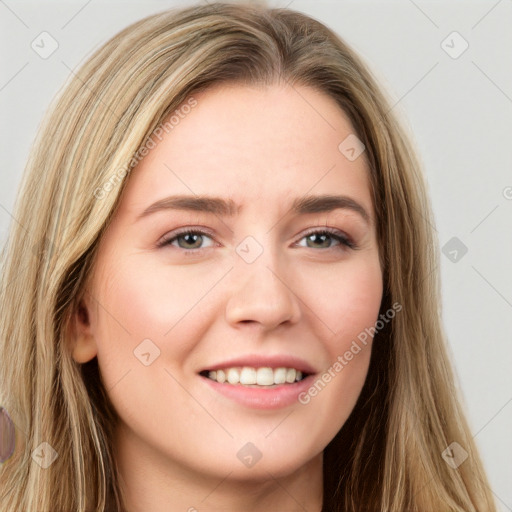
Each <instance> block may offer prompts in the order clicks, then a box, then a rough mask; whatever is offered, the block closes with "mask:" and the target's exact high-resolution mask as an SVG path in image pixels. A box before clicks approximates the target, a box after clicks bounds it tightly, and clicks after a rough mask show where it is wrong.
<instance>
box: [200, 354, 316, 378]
mask: <svg viewBox="0 0 512 512" xmlns="http://www.w3.org/2000/svg"><path fill="white" fill-rule="evenodd" d="M237 366H242V367H243V366H249V367H252V368H263V367H266V368H295V369H296V370H300V371H301V372H302V373H307V374H312V373H317V371H316V370H315V369H314V368H313V366H311V365H310V364H309V363H308V362H307V361H305V360H304V359H301V358H299V357H296V356H292V355H287V354H282V355H274V356H262V355H247V356H240V357H237V358H234V359H230V360H228V361H222V362H219V363H212V364H211V365H209V366H208V367H207V368H203V369H202V370H201V372H203V371H206V370H223V369H225V368H234V367H237Z"/></svg>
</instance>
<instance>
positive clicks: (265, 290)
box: [226, 256, 301, 331]
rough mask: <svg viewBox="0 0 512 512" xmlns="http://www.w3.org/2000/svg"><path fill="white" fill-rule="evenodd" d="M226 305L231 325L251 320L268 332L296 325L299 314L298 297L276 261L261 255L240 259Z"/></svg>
mask: <svg viewBox="0 0 512 512" xmlns="http://www.w3.org/2000/svg"><path fill="white" fill-rule="evenodd" d="M238 265H239V268H237V269H236V271H235V272H233V275H232V276H231V279H232V280H233V285H232V287H231V289H230V292H231V293H230V296H229V299H228V301H227V304H226V320H227V322H228V323H230V324H231V325H233V326H237V325H240V324H242V323H244V324H246V323H253V324H255V325H259V326H260V327H261V328H262V329H264V330H266V331H269V330H272V329H275V328H276V327H278V326H280V325H281V324H290V325H291V324H295V323H297V322H298V321H299V319H300V317H301V308H300V299H299V298H298V296H297V295H296V293H295V291H294V290H293V288H292V287H291V285H290V282H289V279H287V278H286V276H285V275H284V274H283V273H281V272H279V271H276V270H277V266H276V264H275V261H274V262H273V263H271V260H270V258H264V257H263V256H261V257H260V258H259V259H258V260H257V261H256V262H253V263H252V264H247V263H245V262H244V261H241V260H239V261H238V262H237V264H236V265H235V266H238Z"/></svg>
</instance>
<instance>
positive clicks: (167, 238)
mask: <svg viewBox="0 0 512 512" xmlns="http://www.w3.org/2000/svg"><path fill="white" fill-rule="evenodd" d="M187 233H194V234H198V235H203V236H207V237H209V238H211V239H212V240H213V241H214V242H215V237H214V235H213V232H212V231H211V230H209V229H207V228H203V227H194V226H185V227H183V228H178V229H175V230H174V231H171V232H169V233H166V234H165V235H163V236H162V237H161V238H160V239H159V240H158V242H157V243H156V246H157V247H165V246H166V245H171V241H173V240H174V239H176V238H178V237H179V236H180V235H185V234H187ZM201 249H207V247H201V248H200V249H189V251H199V250H201ZM182 250H186V249H182Z"/></svg>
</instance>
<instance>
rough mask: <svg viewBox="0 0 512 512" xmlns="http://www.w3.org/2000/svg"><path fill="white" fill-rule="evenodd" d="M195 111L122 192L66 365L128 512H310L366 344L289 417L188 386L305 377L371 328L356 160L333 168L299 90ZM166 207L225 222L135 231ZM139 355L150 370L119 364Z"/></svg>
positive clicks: (368, 244) (367, 227)
mask: <svg viewBox="0 0 512 512" xmlns="http://www.w3.org/2000/svg"><path fill="white" fill-rule="evenodd" d="M299 93H300V94H299ZM194 97H195V98H196V99H197V102H198V103H197V106H196V107H195V108H194V109H192V111H191V112H190V113H189V114H188V115H187V116H186V117H185V118H184V119H182V120H180V123H179V125H177V126H175V127H174V129H173V130H172V131H170V132H169V133H168V134H167V135H165V137H164V139H163V140H162V141H161V142H159V143H158V145H157V146H156V147H155V148H154V149H152V150H151V151H150V152H149V154H148V155H147V156H146V157H145V158H144V159H143V160H142V161H141V162H140V164H139V165H138V166H137V168H135V169H134V170H133V171H132V173H131V175H130V176H129V182H128V184H127V187H126V189H125V190H124V192H123V196H122V198H121V203H120V208H119V210H118V211H117V212H116V215H115V216H114V218H113V221H112V223H111V225H110V227H109V229H108V230H107V232H106V233H105V234H104V236H103V238H102V240H101V243H100V248H99V253H98V259H97V261H96V265H95V267H94V269H93V273H92V275H91V276H90V277H91V278H90V282H89V285H88V288H87V293H86V295H85V299H84V301H83V308H84V310H83V314H81V315H77V320H76V324H77V329H78V333H79V334H78V336H77V338H76V343H75V345H74V348H73V357H74V358H75V360H76V361H78V362H80V363H83V362H86V361H89V360H90V359H92V358H93V357H97V358H98V363H99V366H100V371H101V373H102V377H103V380H104V382H105V387H106V389H107V390H108V394H109V396H110V399H111V401H112V403H113V405H114V407H115V409H116V411H117V412H118V414H119V416H120V418H121V424H120V426H119V429H118V432H117V437H116V444H115V448H116V453H117V459H118V463H119V467H120V473H121V477H122V481H123V486H124V489H125V492H126V496H127V507H128V508H127V510H129V512H143V511H144V512H145V511H147V510H151V511H152V512H164V511H165V512H169V511H176V512H177V511H189V512H194V510H197V511H214V510H219V511H220V510H223V511H233V512H235V511H240V510H244V511H247V512H260V511H261V512H263V511H265V512H266V511H268V510H281V511H299V510H300V511H304V510H307V511H309V512H320V510H321V505H322V456H323V450H324V448H325V446H326V445H327V444H328V443H329V441H331V439H332V438H333V437H334V436H335V434H336V433H337V432H338V431H339V429H340V428H341V427H342V425H343V424H344V422H345V421H346V419H347V417H348V416H349V414H350V413H351V411H352V409H353V407H354V405H355V402H356V400H357V398H358V396H359V394H360V391H361V389H362V386H363V383H364V380H365V378H366V374H367V370H368V364H369V358H370V351H371V340H370V342H369V343H368V345H367V346H366V347H364V348H363V350H361V351H360V352H358V353H357V354H356V355H354V356H353V358H351V360H350V361H348V363H347V364H346V365H345V366H343V369H342V371H338V372H336V374H335V376H334V377H333V378H331V379H330V382H329V383H328V384H327V385H326V386H325V387H324V388H323V389H322V390H321V391H319V392H318V393H317V394H315V396H310V397H309V398H310V400H309V401H308V403H306V404H305V403H301V402H300V401H298V400H294V401H293V403H291V404H288V405H286V406H283V407H277V408H254V407H251V406H247V405H243V404H241V403H238V402H237V401H235V400H233V399H231V398H229V397H226V396H225V395H223V394H222V393H219V392H218V391H216V390H215V389H214V387H212V385H211V382H210V381H209V379H208V378H205V377H204V376H201V375H199V372H200V371H202V370H204V369H205V368H207V369H212V368H214V367H215V365H218V364H219V363H221V362H223V361H228V360H230V359H233V358H235V357H246V356H247V357H248V356H254V355H257V356H277V355H278V356H285V357H286V356H288V355H293V356H294V357H297V358H300V360H303V361H306V362H307V363H308V364H309V365H310V366H311V367H312V368H313V369H314V370H315V374H316V375H315V377H320V376H321V375H322V374H324V372H326V371H327V370H328V369H329V368H332V365H333V363H334V362H335V361H336V360H337V358H338V357H339V356H340V355H343V354H344V353H346V351H347V350H349V349H350V347H351V344H352V342H353V340H355V339H356V337H357V336H358V334H359V333H361V332H362V331H363V330H364V329H365V328H367V327H369V326H373V325H374V324H375V321H376V320H377V318H378V314H379V307H380V304H381V299H382V271H381V267H380V262H379V249H378V246H377V239H376V231H375V219H374V209H373V205H372V200H371V194H370V188H369V182H368V169H367V166H366V162H365V160H364V155H363V156H361V157H359V158H357V159H355V160H354V161H350V160H349V159H347V158H346V157H345V156H344V155H343V154H342V153H341V152H340V150H339V149H338V145H339V144H340V142H342V141H343V140H344V139H345V138H346V137H347V136H348V135H350V134H352V133H354V130H353V128H352V126H351V124H350V122H349V121H348V119H347V118H346V116H345V115H344V113H343V111H342V110H341V109H340V108H339V107H338V106H337V105H336V103H335V102H334V101H333V100H332V99H330V98H329V97H328V96H325V95H324V94H322V93H320V92H318V91H315V90H313V89H310V88H307V87H299V86H296V87H295V89H292V88H290V87H289V86H284V85H283V86H281V85H279V86H278V85H276V86H272V87H269V88H265V89H259V88H250V87H247V86H234V85H232V86H226V85H224V86H221V87H215V88H213V89H210V90H207V91H204V92H202V93H200V94H197V95H195V96H194ZM305 100H307V101H305ZM177 195H187V196H192V198H197V196H206V195H207V196H210V197H217V198H222V199H224V200H226V201H228V200H231V201H233V203H234V209H233V212H231V213H232V214H231V215H228V214H224V213H222V212H220V211H217V212H215V213H212V212H207V211H205V210H204V209H203V210H202V211H194V210H190V209H184V208H179V209H175V208H162V209H159V210H155V211H153V212H151V213H147V214H146V215H142V213H143V212H144V211H145V210H146V209H147V208H148V207H149V206H150V205H152V204H153V203H155V202H156V201H159V200H161V199H163V198H166V197H169V196H177ZM305 195H308V196H322V195H340V196H341V195H343V196H347V197H349V198H350V199H352V200H353V201H355V202H357V203H358V204H359V205H360V206H361V207H362V208H363V209H364V211H365V212H366V213H367V215H368V219H367V220H365V219H364V216H363V215H361V213H360V212H358V211H356V210H355V209H354V208H350V207H339V208H334V209H331V210H328V211H317V212H309V213H304V212H302V213H300V212H296V211H294V210H291V206H292V203H293V201H294V200H296V199H297V200H298V199H301V198H303V197H304V196H305ZM141 215H142V216H141ZM182 228H184V229H182ZM178 229H180V231H181V233H180V236H177V234H176V231H177V230H178ZM197 229H200V230H204V231H206V234H201V233H199V234H198V233H196V232H195V231H194V230H197ZM325 229H328V230H330V232H331V234H327V235H322V234H316V235H315V231H316V232H320V233H321V232H322V230H325ZM183 231H186V232H187V233H188V234H187V233H185V234H184V233H183ZM190 232H192V233H190ZM312 232H313V233H312ZM340 234H341V236H342V238H341V239H340V238H337V237H336V236H338V235H340ZM247 237H252V238H250V239H247ZM346 239H348V240H349V241H350V242H352V243H354V244H355V245H356V246H357V248H352V247H349V246H348V245H346V244H345V240H346ZM162 240H164V241H165V240H166V241H167V244H166V245H163V246H158V243H159V242H162ZM340 240H341V241H340ZM241 243H242V245H240V244H241ZM237 248H238V251H237ZM240 248H243V249H244V250H243V251H240ZM260 252H261V254H260ZM249 256H256V258H255V259H254V260H253V261H251V262H248V261H247V260H248V259H251V258H249ZM143 340H151V341H150V342H148V341H146V342H144V343H146V345H143V347H144V351H143V352H144V353H145V354H147V353H149V354H150V356H147V355H146V356H144V357H145V358H146V359H148V358H149V359H151V360H152V362H151V364H149V365H145V364H143V363H142V362H141V360H140V358H138V357H136V356H135V354H134V351H135V352H136V353H137V350H138V349H137V347H139V346H140V344H141V342H143ZM158 350H159V354H158V357H156V358H154V357H155V355H156V354H157V351H158ZM139 352H140V350H139ZM153 358H154V360H153ZM223 385H224V386H228V385H230V384H223ZM247 443H252V445H254V447H256V449H257V452H256V451H253V452H251V453H252V455H256V454H257V453H258V452H259V453H260V454H261V458H260V459H259V460H258V461H257V463H255V464H254V465H252V466H251V467H249V466H248V465H247V464H246V463H245V462H244V461H243V458H242V460H241V457H240V456H237V454H238V455H239V454H240V450H241V449H242V448H243V447H244V446H246V445H247ZM246 449H247V448H246ZM249 449H250V450H253V448H249ZM242 453H245V452H242Z"/></svg>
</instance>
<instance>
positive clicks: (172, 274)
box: [94, 256, 229, 370]
mask: <svg viewBox="0 0 512 512" xmlns="http://www.w3.org/2000/svg"><path fill="white" fill-rule="evenodd" d="M117 261H120V262H121V263H119V264H118V265H116V267H115V268H106V267H105V269H104V272H103V273H100V274H99V275H98V278H97V279H96V281H95V287H94V289H95V290H96V292H95V293H96V296H95V299H96V301H97V304H98V314H97V315H96V322H95V332H94V334H95V336H96V339H97V343H98V356H99V358H100V360H102V361H103V363H104V370H108V368H109V367H110V366H112V365H114V364H117V365H119V364H121V363H120V361H123V362H122V364H123V365H125V364H126V363H127V362H128V363H130V364H132V362H133V360H134V353H133V351H134V350H136V349H137V347H138V346H139V344H141V342H143V340H146V339H150V340H151V341H152V342H153V343H154V344H155V345H156V346H157V347H158V348H159V349H160V350H161V352H162V353H163V352H165V353H166V354H169V360H168V361H166V362H167V363H169V364H174V362H176V363H179V362H180V360H182V359H184V358H185V356H186V355H187V354H188V352H190V351H191V350H192V348H193V346H194V343H195V342H194V340H197V339H199V338H200V336H199V334H200V332H201V329H203V326H204V325H205V323H206V322H205V318H206V316H211V314H212V312H211V311H208V310H207V308H208V294H209V293H210V291H211V290H212V289H213V288H214V286H215V284H216V283H217V282H218V281H219V280H221V279H222V276H223V275H225V273H226V271H227V270H229V267H226V268H227V270H226V269H224V266H219V265H217V266H215V267H210V268H208V267H207V266H204V267H201V268H200V267H199V266H195V265H189V266H183V267H182V268H180V269H178V268H170V267H165V265H164V266H162V265H160V266H157V265H155V264H154V262H152V261H151V260H150V258H135V257H133V259H131V258H130V256H127V257H124V258H123V259H121V258H120V259H118V260H117ZM184 325H186V327H187V333H188V335H187V336H183V332H182V327H183V326H184ZM178 333H181V335H180V336H178ZM114 355H115V359H114V358H113V356H114ZM116 361H117V363H116Z"/></svg>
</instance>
